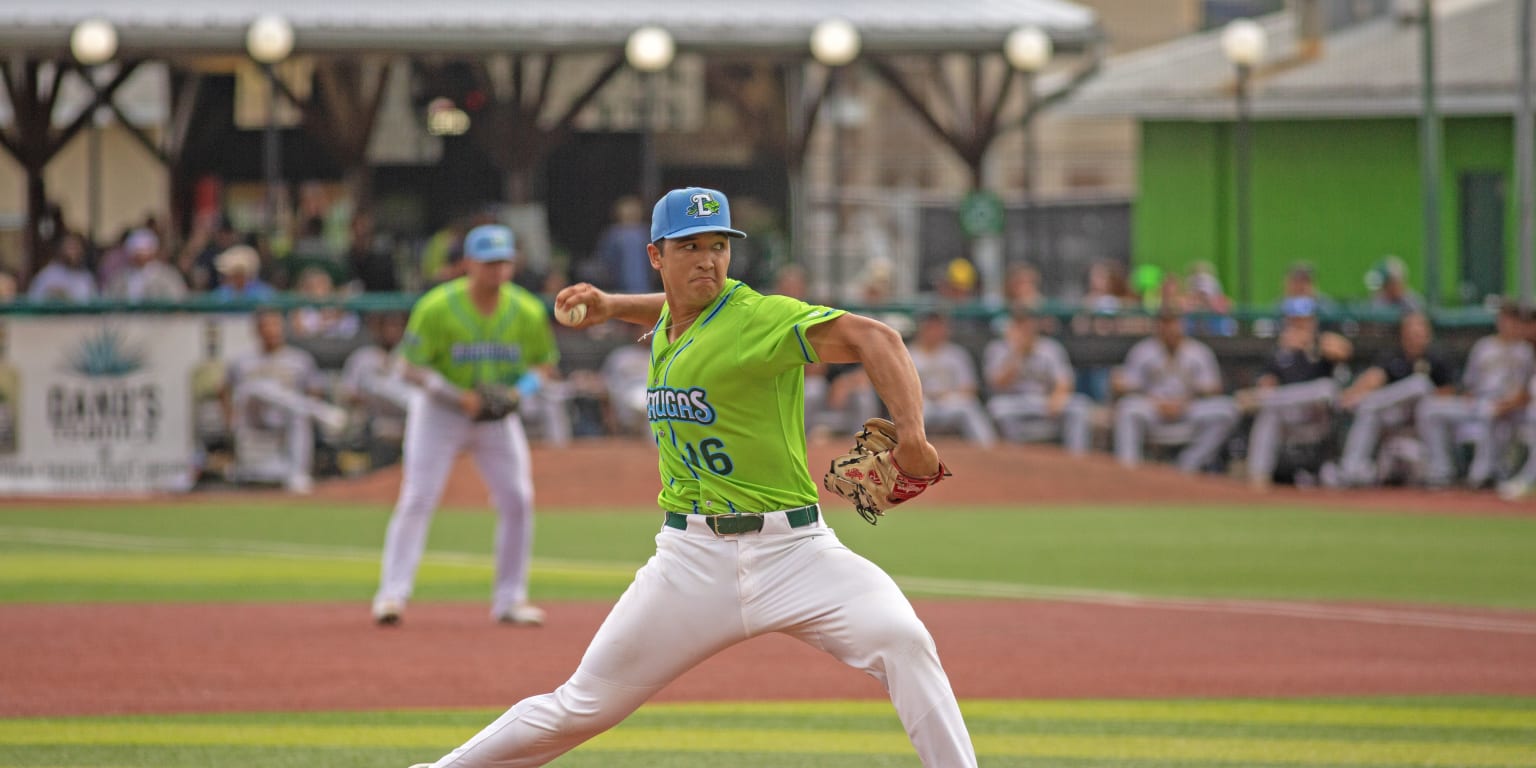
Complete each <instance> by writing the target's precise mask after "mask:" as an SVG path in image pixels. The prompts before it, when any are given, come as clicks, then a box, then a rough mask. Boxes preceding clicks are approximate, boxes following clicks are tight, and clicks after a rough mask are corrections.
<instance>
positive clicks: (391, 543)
mask: <svg viewBox="0 0 1536 768" xmlns="http://www.w3.org/2000/svg"><path fill="white" fill-rule="evenodd" d="M460 450H468V451H469V452H470V453H471V454H472V455H473V456H474V457H475V464H476V466H477V467H478V468H479V470H480V476H481V477H482V478H484V480H485V484H486V487H488V488H489V489H490V495H491V503H492V505H494V506H495V507H496V515H497V516H496V581H495V585H494V588H493V589H494V591H493V593H492V597H491V609H492V614H493V615H494V614H498V613H500V612H503V611H506V610H509V609H512V608H514V607H516V606H517V605H518V604H520V603H523V602H525V601H526V600H527V599H528V566H529V561H530V559H531V552H532V549H533V477H532V468H531V466H530V465H529V459H528V438H527V436H526V435H524V433H523V425H522V422H520V421H518V420H517V417H516V416H515V415H514V416H509V417H507V418H505V419H501V420H499V421H486V422H476V421H472V420H471V419H469V418H468V417H466V416H465V415H464V414H463V413H461V412H459V411H457V410H455V409H453V408H451V407H449V406H447V405H444V404H442V403H439V402H438V401H437V400H435V399H433V398H432V397H431V396H430V395H428V394H426V393H425V392H421V391H417V392H415V393H414V394H413V395H412V397H411V406H410V412H409V414H408V415H407V416H406V419H405V443H404V446H403V452H404V455H403V457H402V461H403V463H404V477H403V478H402V479H401V482H400V499H399V501H398V502H396V504H395V512H394V516H393V517H391V518H390V520H389V530H388V532H387V533H386V534H385V537H384V565H383V571H382V573H381V575H380V578H379V592H378V594H377V595H376V596H375V597H374V606H375V608H377V607H378V606H379V605H381V604H382V603H385V602H395V603H397V604H399V605H402V606H403V605H404V604H405V601H406V599H407V598H409V597H410V595H411V590H412V587H413V585H414V584H415V582H416V568H417V567H418V566H419V565H420V564H421V555H422V552H423V550H424V549H425V548H426V545H427V530H428V528H429V527H430V526H431V523H432V513H433V512H434V511H435V510H436V509H437V504H438V502H439V501H440V500H441V499H442V496H443V487H444V486H445V485H446V484H447V482H448V476H449V474H450V473H451V472H452V470H453V464H454V461H455V460H456V459H457V458H458V454H459V451H460Z"/></svg>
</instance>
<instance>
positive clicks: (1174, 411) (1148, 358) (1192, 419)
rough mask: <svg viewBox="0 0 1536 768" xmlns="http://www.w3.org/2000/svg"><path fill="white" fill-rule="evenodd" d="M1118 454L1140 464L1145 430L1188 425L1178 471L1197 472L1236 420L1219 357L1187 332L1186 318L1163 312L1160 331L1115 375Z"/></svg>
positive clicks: (1142, 343)
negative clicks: (1185, 328)
mask: <svg viewBox="0 0 1536 768" xmlns="http://www.w3.org/2000/svg"><path fill="white" fill-rule="evenodd" d="M1113 384H1114V388H1115V392H1116V393H1117V394H1119V395H1120V396H1121V397H1120V400H1119V402H1117V403H1116V404H1115V457H1116V458H1118V459H1119V460H1120V463H1121V464H1123V465H1125V466H1127V467H1135V466H1138V465H1140V464H1141V454H1142V444H1143V442H1145V440H1146V438H1147V433H1148V432H1149V431H1150V430H1153V429H1155V428H1166V427H1168V426H1172V425H1181V426H1187V427H1188V429H1189V432H1190V434H1189V441H1188V443H1187V444H1186V445H1185V447H1184V449H1183V450H1182V451H1180V452H1179V469H1180V470H1182V471H1184V472H1198V471H1200V469H1201V468H1203V467H1204V466H1205V465H1206V464H1209V463H1210V461H1211V459H1214V458H1215V457H1216V453H1217V452H1218V451H1220V450H1221V446H1222V443H1223V442H1224V441H1225V440H1226V439H1227V435H1229V434H1231V432H1232V427H1233V426H1234V425H1236V424H1237V406H1236V405H1234V404H1233V402H1232V398H1230V397H1224V396H1222V394H1221V391H1222V384H1221V369H1220V368H1219V367H1218V366H1217V365H1216V355H1215V353H1213V352H1212V351H1211V348H1210V347H1208V346H1206V345H1205V344H1204V343H1202V342H1200V341H1196V340H1195V339H1191V338H1188V337H1186V336H1185V335H1184V317H1183V315H1181V314H1179V313H1178V312H1174V311H1171V310H1167V311H1164V312H1163V313H1162V314H1160V315H1158V318H1157V335H1156V336H1152V337H1150V338H1146V339H1142V340H1141V341H1139V342H1137V343H1136V346H1134V347H1131V351H1130V353H1129V354H1127V355H1126V358H1125V364H1124V365H1123V366H1122V367H1121V369H1120V370H1119V371H1118V372H1117V374H1116V376H1115V377H1114V381H1113Z"/></svg>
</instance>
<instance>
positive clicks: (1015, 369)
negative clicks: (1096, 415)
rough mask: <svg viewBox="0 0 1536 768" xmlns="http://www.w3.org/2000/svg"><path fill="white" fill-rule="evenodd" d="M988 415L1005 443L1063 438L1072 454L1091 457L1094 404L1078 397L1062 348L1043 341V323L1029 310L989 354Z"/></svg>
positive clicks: (992, 344) (1016, 317) (1024, 310)
mask: <svg viewBox="0 0 1536 768" xmlns="http://www.w3.org/2000/svg"><path fill="white" fill-rule="evenodd" d="M983 358H984V359H985V361H986V363H985V369H986V376H987V386H988V387H989V388H990V389H991V391H992V396H991V397H990V398H988V399H987V412H988V413H990V414H992V418H993V419H995V420H996V421H997V424H998V427H999V428H1000V429H1001V430H1002V433H1003V437H1004V438H1006V439H1008V440H1012V441H1015V442H1025V441H1027V440H1030V439H1038V438H1035V435H1036V434H1041V433H1043V434H1051V435H1054V434H1056V433H1060V434H1061V441H1062V444H1063V445H1064V446H1066V449H1067V451H1068V452H1070V453H1072V454H1073V455H1077V456H1081V455H1083V454H1085V453H1087V452H1088V436H1089V433H1088V429H1089V422H1088V418H1089V415H1090V413H1091V411H1092V408H1093V401H1092V400H1090V399H1088V397H1086V396H1084V395H1080V394H1076V393H1074V392H1073V387H1074V385H1075V383H1076V381H1077V377H1076V374H1075V373H1073V371H1072V363H1071V361H1070V360H1069V359H1068V358H1067V350H1066V348H1065V347H1063V346H1062V345H1061V342H1059V341H1057V340H1055V339H1052V338H1050V337H1044V338H1042V337H1041V336H1040V320H1039V318H1038V317H1036V316H1035V313H1034V312H1033V311H1031V310H1029V309H1027V308H1022V307H1021V308H1019V309H1015V310H1014V311H1013V315H1012V317H1011V318H1010V319H1009V321H1008V325H1007V326H1006V327H1005V328H1004V329H1003V337H1002V338H1001V339H994V340H992V341H991V342H989V343H988V344H987V348H986V350H985V352H984V354H983Z"/></svg>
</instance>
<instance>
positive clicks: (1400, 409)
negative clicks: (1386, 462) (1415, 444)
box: [1340, 373, 1435, 485]
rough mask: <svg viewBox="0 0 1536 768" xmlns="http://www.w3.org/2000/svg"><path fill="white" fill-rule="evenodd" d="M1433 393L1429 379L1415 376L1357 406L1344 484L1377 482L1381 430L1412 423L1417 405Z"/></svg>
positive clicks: (1343, 464)
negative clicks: (1378, 447)
mask: <svg viewBox="0 0 1536 768" xmlns="http://www.w3.org/2000/svg"><path fill="white" fill-rule="evenodd" d="M1434 391H1435V385H1434V383H1433V382H1431V381H1430V380H1429V377H1428V376H1425V375H1424V374H1422V373H1416V374H1414V375H1412V376H1409V377H1408V378H1406V379H1401V380H1399V381H1394V382H1392V383H1391V384H1388V385H1386V386H1384V387H1381V388H1380V389H1377V390H1376V391H1374V392H1371V393H1370V394H1368V395H1366V396H1365V397H1364V398H1362V399H1361V400H1360V404H1359V405H1356V406H1355V418H1354V421H1353V422H1352V423H1351V424H1350V425H1349V435H1348V436H1347V437H1346V438H1345V439H1344V458H1343V460H1342V462H1341V463H1340V464H1341V465H1340V469H1341V471H1342V474H1343V475H1344V481H1345V482H1347V483H1349V484H1351V485H1369V484H1372V483H1375V482H1376V481H1377V479H1378V478H1377V471H1376V464H1375V461H1374V460H1373V459H1374V457H1375V454H1376V448H1377V445H1378V444H1379V443H1380V442H1381V433H1382V430H1385V429H1394V428H1399V427H1403V426H1406V425H1408V424H1409V423H1411V422H1412V421H1413V411H1414V407H1415V405H1416V404H1417V403H1418V402H1419V400H1420V399H1422V398H1423V397H1424V396H1425V395H1428V394H1430V393H1432V392H1434Z"/></svg>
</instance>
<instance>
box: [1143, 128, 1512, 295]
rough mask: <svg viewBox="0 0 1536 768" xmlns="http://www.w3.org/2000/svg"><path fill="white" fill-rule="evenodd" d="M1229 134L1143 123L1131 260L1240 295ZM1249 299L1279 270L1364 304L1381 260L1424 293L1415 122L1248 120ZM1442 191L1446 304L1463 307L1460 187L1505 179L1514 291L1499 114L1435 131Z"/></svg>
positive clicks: (1269, 291)
mask: <svg viewBox="0 0 1536 768" xmlns="http://www.w3.org/2000/svg"><path fill="white" fill-rule="evenodd" d="M1233 128H1234V126H1233V125H1232V124H1231V123H1205V122H1178V121H1143V122H1142V124H1141V129H1142V130H1141V169H1140V194H1139V196H1138V198H1137V200H1136V204H1135V206H1134V213H1133V233H1132V240H1133V250H1132V252H1133V253H1134V259H1135V261H1136V263H1138V264H1142V263H1147V264H1156V265H1159V266H1162V267H1164V268H1174V269H1182V268H1183V267H1184V266H1185V265H1187V264H1189V263H1190V262H1193V261H1201V260H1204V261H1210V262H1212V263H1214V264H1216V265H1217V269H1218V270H1219V271H1220V274H1221V277H1222V282H1223V284H1224V285H1225V286H1226V288H1227V292H1228V293H1229V294H1232V295H1236V293H1237V263H1236V251H1237V245H1236V232H1235V224H1234V222H1235V218H1234V210H1235V207H1234V206H1235V203H1234V200H1235V197H1234V189H1235V178H1236V169H1235V163H1234V160H1233V157H1234V156H1233V151H1232V149H1233V147H1232V137H1233ZM1252 135H1253V154H1252V157H1253V165H1252V173H1251V178H1252V185H1253V186H1252V206H1253V207H1252V210H1253V227H1252V231H1253V283H1252V286H1253V298H1254V300H1255V301H1256V302H1264V301H1272V300H1274V299H1275V298H1277V297H1278V296H1279V293H1280V285H1281V279H1282V277H1283V275H1284V272H1285V269H1286V267H1287V265H1289V264H1290V263H1291V262H1293V261H1297V260H1306V261H1310V262H1312V263H1313V264H1315V265H1317V267H1318V280H1319V287H1320V288H1321V289H1322V290H1323V292H1325V293H1327V294H1329V295H1331V296H1334V297H1336V298H1339V299H1346V300H1347V299H1356V298H1363V297H1364V296H1365V294H1366V289H1365V284H1364V280H1363V278H1364V275H1365V273H1366V272H1367V271H1368V270H1369V269H1370V268H1371V266H1372V265H1373V264H1374V263H1376V262H1377V260H1379V259H1381V258H1382V257H1383V256H1385V255H1387V254H1393V255H1396V256H1398V257H1400V258H1402V259H1403V261H1404V262H1406V263H1407V265H1408V267H1409V272H1410V279H1411V280H1412V282H1413V285H1414V287H1415V289H1416V290H1418V291H1420V292H1421V293H1423V292H1425V286H1424V273H1425V270H1424V249H1423V229H1424V228H1423V224H1422V217H1421V211H1422V206H1423V203H1422V195H1421V185H1420V180H1419V179H1420V177H1419V144H1418V124H1417V122H1416V121H1415V120H1413V119H1409V118H1403V119H1371V120H1290V121H1267V120H1266V121H1256V122H1255V123H1254V124H1253V134H1252ZM1444 138H1445V143H1444V152H1443V158H1442V160H1443V163H1442V168H1441V178H1442V183H1441V189H1440V231H1441V237H1440V240H1441V243H1440V259H1441V261H1440V276H1441V281H1440V282H1441V285H1440V292H1439V295H1440V297H1441V299H1442V301H1444V302H1446V303H1450V304H1454V303H1456V302H1458V301H1459V296H1458V284H1459V281H1460V274H1461V264H1462V259H1463V254H1462V250H1463V249H1462V245H1461V243H1462V233H1461V220H1462V202H1463V201H1462V195H1461V189H1462V181H1463V175H1464V174H1468V173H1495V174H1502V175H1503V180H1504V183H1503V184H1502V187H1503V189H1502V192H1503V196H1504V204H1503V211H1502V215H1501V216H1497V218H1498V219H1499V220H1502V221H1503V232H1502V233H1496V235H1499V234H1501V235H1502V240H1503V243H1504V249H1503V250H1504V260H1503V261H1504V264H1503V266H1504V281H1505V282H1504V285H1505V288H1506V291H1508V290H1512V289H1513V288H1514V287H1515V286H1516V285H1517V269H1518V266H1517V263H1516V261H1517V253H1518V245H1517V242H1516V236H1515V233H1516V227H1517V220H1516V210H1515V209H1516V206H1515V200H1514V194H1515V185H1514V161H1513V154H1514V149H1513V143H1512V141H1513V135H1512V127H1511V122H1510V120H1509V118H1507V117H1466V118H1449V119H1446V120H1445V122H1444Z"/></svg>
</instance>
